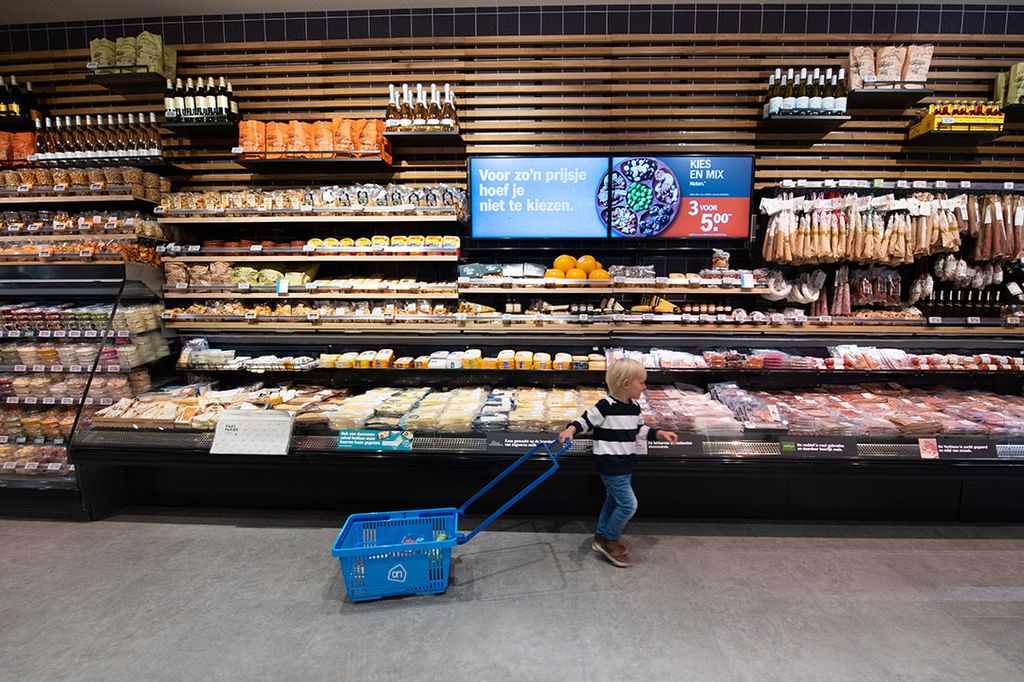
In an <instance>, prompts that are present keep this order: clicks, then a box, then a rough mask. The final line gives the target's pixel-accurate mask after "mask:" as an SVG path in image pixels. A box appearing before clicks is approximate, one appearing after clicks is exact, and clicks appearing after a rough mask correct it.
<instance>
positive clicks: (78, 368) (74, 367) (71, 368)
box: [68, 365, 82, 374]
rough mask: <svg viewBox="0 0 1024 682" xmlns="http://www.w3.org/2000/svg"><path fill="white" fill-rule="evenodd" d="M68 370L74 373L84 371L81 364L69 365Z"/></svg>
mask: <svg viewBox="0 0 1024 682" xmlns="http://www.w3.org/2000/svg"><path fill="white" fill-rule="evenodd" d="M68 371H69V372H71V373H72V374H78V373H79V372H81V371H82V366H81V365H68Z"/></svg>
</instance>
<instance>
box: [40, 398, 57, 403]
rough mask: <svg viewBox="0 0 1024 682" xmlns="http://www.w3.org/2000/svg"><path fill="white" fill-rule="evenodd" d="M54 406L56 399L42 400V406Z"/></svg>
mask: <svg viewBox="0 0 1024 682" xmlns="http://www.w3.org/2000/svg"><path fill="white" fill-rule="evenodd" d="M56 404H57V399H56V398H43V405H56Z"/></svg>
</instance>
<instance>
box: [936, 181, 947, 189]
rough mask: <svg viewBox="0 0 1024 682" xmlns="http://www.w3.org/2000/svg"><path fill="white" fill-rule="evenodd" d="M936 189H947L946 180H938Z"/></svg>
mask: <svg viewBox="0 0 1024 682" xmlns="http://www.w3.org/2000/svg"><path fill="white" fill-rule="evenodd" d="M935 189H946V181H945V180H936V181H935Z"/></svg>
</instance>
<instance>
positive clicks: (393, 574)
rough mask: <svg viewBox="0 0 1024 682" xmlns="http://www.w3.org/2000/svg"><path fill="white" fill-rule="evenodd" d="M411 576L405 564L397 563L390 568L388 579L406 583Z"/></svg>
mask: <svg viewBox="0 0 1024 682" xmlns="http://www.w3.org/2000/svg"><path fill="white" fill-rule="evenodd" d="M408 577H409V574H408V573H407V572H406V570H405V566H403V565H402V564H395V565H394V566H392V567H391V568H390V569H388V580H389V581H391V582H393V583H404V582H405V579H406V578H408Z"/></svg>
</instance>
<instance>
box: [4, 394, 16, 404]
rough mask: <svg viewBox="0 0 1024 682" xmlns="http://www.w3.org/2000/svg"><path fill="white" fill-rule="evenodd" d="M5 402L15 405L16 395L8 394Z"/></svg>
mask: <svg viewBox="0 0 1024 682" xmlns="http://www.w3.org/2000/svg"><path fill="white" fill-rule="evenodd" d="M5 402H6V403H7V404H8V405H17V404H18V396H15V395H12V396H9V397H8V398H7V400H6V401H5Z"/></svg>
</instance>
